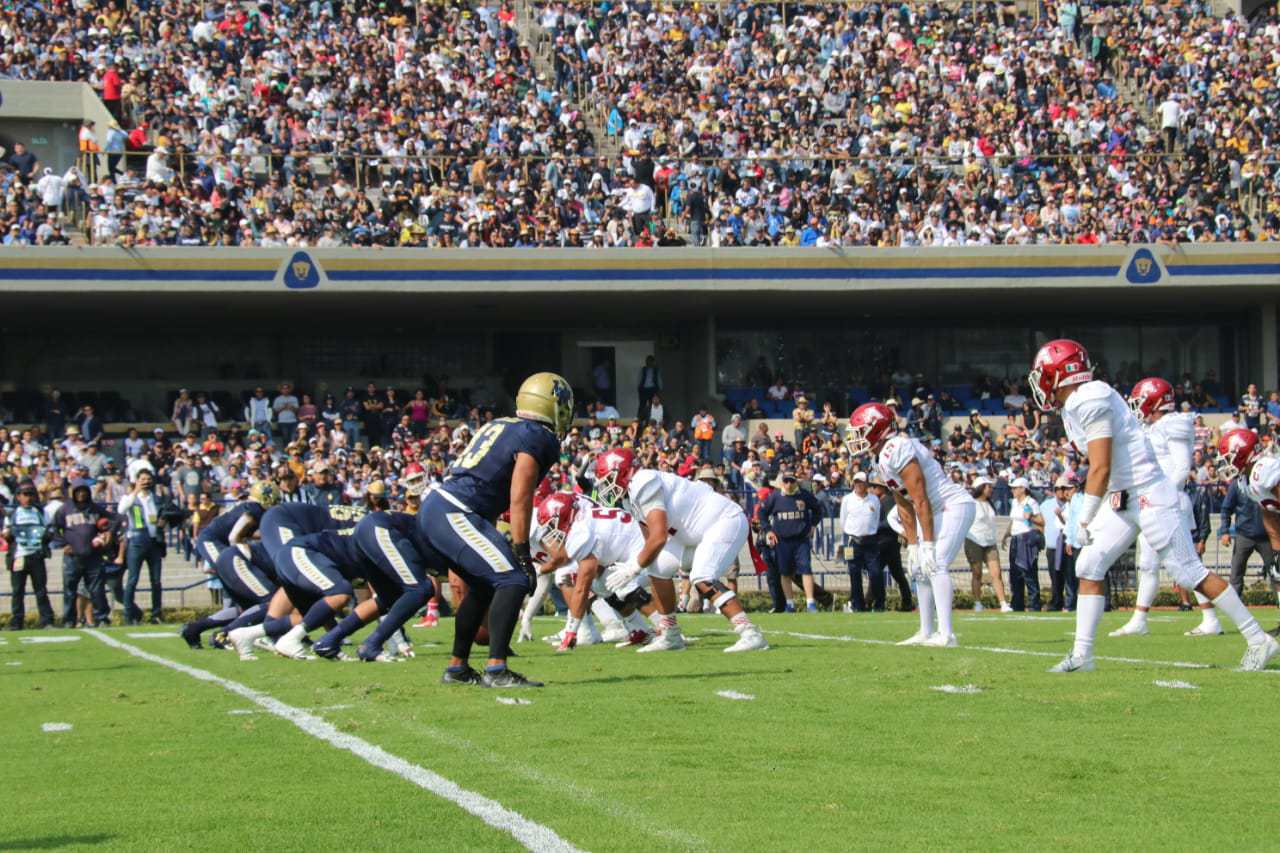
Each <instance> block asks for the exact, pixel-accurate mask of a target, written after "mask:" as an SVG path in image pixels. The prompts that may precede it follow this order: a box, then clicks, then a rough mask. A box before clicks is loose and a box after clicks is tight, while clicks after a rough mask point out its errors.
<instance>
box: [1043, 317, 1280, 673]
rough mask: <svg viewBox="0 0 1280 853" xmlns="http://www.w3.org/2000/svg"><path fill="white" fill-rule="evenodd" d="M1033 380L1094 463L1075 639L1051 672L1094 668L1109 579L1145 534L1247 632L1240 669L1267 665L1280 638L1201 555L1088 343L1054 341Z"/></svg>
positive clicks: (1183, 580) (1173, 493)
mask: <svg viewBox="0 0 1280 853" xmlns="http://www.w3.org/2000/svg"><path fill="white" fill-rule="evenodd" d="M1027 378H1028V380H1029V382H1030V384H1031V393H1032V395H1033V396H1034V397H1035V401H1036V405H1038V406H1039V407H1040V408H1041V409H1042V410H1044V411H1053V410H1055V409H1059V408H1060V409H1061V410H1062V422H1063V426H1064V427H1065V428H1066V432H1067V437H1068V438H1069V439H1071V442H1072V443H1073V444H1074V445H1075V446H1076V448H1077V449H1078V450H1080V451H1081V452H1083V453H1084V454H1085V455H1086V456H1087V457H1088V460H1089V473H1088V475H1087V476H1086V478H1085V484H1084V502H1083V504H1082V505H1081V509H1080V528H1081V529H1080V538H1081V541H1082V542H1083V543H1084V547H1083V548H1082V549H1081V551H1080V554H1079V556H1078V557H1077V559H1076V577H1077V578H1079V580H1080V592H1079V595H1078V597H1077V598H1076V641H1075V646H1074V647H1073V648H1072V650H1071V653H1070V654H1068V655H1067V656H1066V657H1065V658H1063V659H1062V661H1061V662H1060V663H1059V664H1058V665H1057V666H1054V667H1053V668H1052V669H1050V670H1049V671H1050V672H1078V671H1086V672H1087V671H1090V670H1092V669H1094V660H1093V643H1094V639H1095V637H1096V636H1097V633H1098V623H1099V622H1100V621H1101V620H1102V610H1103V606H1104V604H1105V603H1106V602H1105V600H1104V598H1103V595H1102V581H1103V579H1104V578H1105V577H1106V575H1107V571H1108V570H1109V569H1110V568H1111V565H1112V564H1113V563H1114V562H1115V561H1116V559H1117V558H1118V557H1119V556H1120V554H1121V553H1123V552H1124V551H1125V550H1127V549H1128V547H1129V546H1130V545H1131V544H1133V540H1134V539H1135V538H1136V537H1137V535H1138V534H1139V533H1142V534H1144V535H1145V536H1146V538H1147V541H1148V542H1149V543H1150V545H1151V547H1152V548H1153V549H1155V551H1156V554H1157V555H1158V557H1159V564H1160V565H1162V566H1164V567H1165V568H1166V569H1168V570H1169V573H1170V574H1171V575H1172V576H1173V579H1174V580H1175V581H1176V582H1177V583H1178V584H1179V585H1180V586H1182V587H1183V588H1184V589H1195V590H1198V591H1200V592H1201V593H1203V594H1204V595H1205V596H1207V597H1208V598H1209V599H1211V600H1212V601H1213V604H1214V606H1215V607H1217V608H1218V610H1220V611H1221V612H1222V613H1224V614H1226V616H1227V618H1229V619H1230V620H1231V621H1232V622H1233V623H1234V624H1235V625H1236V627H1237V628H1239V629H1240V633H1241V634H1242V635H1243V636H1244V639H1245V642H1246V643H1247V644H1248V647H1247V649H1246V651H1245V654H1244V658H1243V660H1241V662H1240V667H1241V669H1245V670H1251V671H1252V670H1260V669H1262V668H1264V667H1265V666H1266V665H1267V662H1268V661H1270V660H1271V659H1272V658H1273V657H1275V655H1276V653H1277V652H1280V644H1277V643H1276V641H1275V640H1273V639H1272V638H1271V637H1269V636H1267V635H1266V633H1264V632H1263V630H1262V628H1261V626H1259V625H1258V620H1256V619H1254V618H1253V615H1252V614H1250V613H1249V611H1248V609H1247V608H1246V607H1245V606H1244V603H1243V602H1241V601H1240V597H1239V596H1238V595H1236V592H1235V590H1234V589H1233V588H1232V587H1231V586H1230V585H1229V584H1228V583H1226V581H1224V580H1223V579H1222V578H1220V577H1218V576H1217V575H1216V574H1214V573H1213V572H1210V571H1209V570H1208V569H1206V568H1205V567H1204V563H1202V562H1201V561H1200V557H1199V556H1198V555H1197V554H1196V550H1195V546H1194V545H1193V544H1192V542H1191V531H1190V530H1188V529H1187V526H1186V524H1184V523H1183V519H1182V515H1181V513H1180V512H1179V510H1178V493H1177V490H1176V489H1175V488H1174V487H1173V485H1172V484H1171V483H1170V482H1169V479H1168V478H1167V477H1166V476H1165V474H1164V472H1163V471H1162V470H1161V469H1160V465H1159V463H1158V462H1157V461H1156V453H1155V450H1154V449H1153V448H1152V446H1151V442H1150V440H1148V438H1147V436H1146V434H1145V433H1144V432H1143V430H1142V425H1141V424H1139V423H1138V420H1137V418H1135V417H1134V416H1133V413H1132V412H1131V411H1129V407H1128V405H1126V404H1125V401H1124V399H1123V398H1122V397H1121V396H1120V395H1119V394H1117V393H1116V392H1115V390H1114V389H1112V387H1111V386H1110V385H1108V384H1107V383H1105V382H1101V381H1095V380H1094V378H1093V365H1092V364H1091V363H1090V361H1089V354H1088V352H1086V351H1085V348H1084V347H1082V346H1081V345H1080V344H1078V343H1076V342H1075V341H1070V340H1056V341H1050V342H1049V343H1047V344H1045V345H1044V346H1043V347H1041V348H1040V351H1039V352H1038V353H1036V358H1035V361H1034V362H1033V363H1032V367H1031V373H1030V374H1029V375H1028V377H1027Z"/></svg>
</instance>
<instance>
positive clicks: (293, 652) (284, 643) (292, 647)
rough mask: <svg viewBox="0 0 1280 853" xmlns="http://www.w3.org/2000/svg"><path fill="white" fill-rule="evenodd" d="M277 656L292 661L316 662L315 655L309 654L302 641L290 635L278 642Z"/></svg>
mask: <svg viewBox="0 0 1280 853" xmlns="http://www.w3.org/2000/svg"><path fill="white" fill-rule="evenodd" d="M276 654H278V655H280V657H282V658H289V659H290V660H315V655H312V654H308V652H307V647H306V646H304V645H302V641H301V640H299V639H297V638H296V637H292V636H290V635H289V634H285V635H284V636H283V637H281V638H280V639H278V640H276Z"/></svg>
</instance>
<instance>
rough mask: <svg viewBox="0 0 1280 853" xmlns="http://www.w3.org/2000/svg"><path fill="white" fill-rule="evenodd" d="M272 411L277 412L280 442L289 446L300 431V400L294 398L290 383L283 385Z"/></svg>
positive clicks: (272, 405)
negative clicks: (296, 432)
mask: <svg viewBox="0 0 1280 853" xmlns="http://www.w3.org/2000/svg"><path fill="white" fill-rule="evenodd" d="M271 410H272V411H273V412H275V415H276V423H278V424H279V425H280V441H281V443H282V444H284V445H286V446H287V445H289V444H290V443H291V442H292V441H293V434H294V432H295V431H296V430H297V429H298V398H297V397H295V396H293V386H292V385H290V384H289V383H288V382H284V383H281V385H280V393H279V394H277V395H276V398H275V400H274V401H272V403H271Z"/></svg>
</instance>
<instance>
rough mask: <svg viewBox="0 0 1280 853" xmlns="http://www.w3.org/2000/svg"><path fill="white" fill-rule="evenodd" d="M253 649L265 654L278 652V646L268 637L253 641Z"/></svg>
mask: <svg viewBox="0 0 1280 853" xmlns="http://www.w3.org/2000/svg"><path fill="white" fill-rule="evenodd" d="M253 647H254V648H255V649H262V650H263V651H264V652H274V651H275V650H276V644H275V643H273V642H271V640H270V638H268V637H258V638H257V639H256V640H254V641H253Z"/></svg>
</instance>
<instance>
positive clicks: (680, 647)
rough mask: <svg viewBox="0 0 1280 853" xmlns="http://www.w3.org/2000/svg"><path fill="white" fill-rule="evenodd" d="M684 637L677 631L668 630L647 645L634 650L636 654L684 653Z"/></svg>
mask: <svg viewBox="0 0 1280 853" xmlns="http://www.w3.org/2000/svg"><path fill="white" fill-rule="evenodd" d="M684 647H685V646H684V635H683V634H681V633H680V631H679V630H678V629H672V628H668V629H667V630H665V631H663V632H662V633H661V634H659V635H658V636H656V637H654V638H653V640H652V641H651V642H649V643H648V644H647V645H643V646H641V647H640V648H638V649H636V653H637V654H645V653H647V652H680V651H684Z"/></svg>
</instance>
